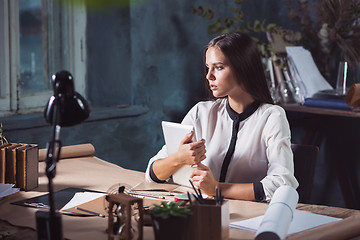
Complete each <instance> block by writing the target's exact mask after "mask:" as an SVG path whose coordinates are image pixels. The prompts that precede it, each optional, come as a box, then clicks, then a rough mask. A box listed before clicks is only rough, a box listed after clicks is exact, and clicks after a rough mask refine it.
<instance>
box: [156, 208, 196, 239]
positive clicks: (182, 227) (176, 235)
mask: <svg viewBox="0 0 360 240" xmlns="http://www.w3.org/2000/svg"><path fill="white" fill-rule="evenodd" d="M149 213H150V215H151V218H152V224H153V228H154V234H155V239H156V240H168V239H172V240H186V237H187V231H188V223H189V216H190V215H191V210H190V209H189V208H188V206H186V205H184V202H182V201H180V202H177V203H176V202H174V201H172V202H170V203H167V202H162V203H161V204H160V205H154V207H153V208H152V209H151V210H150V211H149Z"/></svg>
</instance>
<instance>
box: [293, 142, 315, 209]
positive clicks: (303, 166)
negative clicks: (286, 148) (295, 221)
mask: <svg viewBox="0 0 360 240" xmlns="http://www.w3.org/2000/svg"><path fill="white" fill-rule="evenodd" d="M291 149H292V151H293V154H294V175H295V177H296V179H297V180H298V182H299V187H298V188H297V191H298V193H299V203H310V198H311V192H312V188H313V183H314V175H315V166H316V161H317V158H318V154H319V147H317V146H313V145H303V144H294V143H293V144H291Z"/></svg>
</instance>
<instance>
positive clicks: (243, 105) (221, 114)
mask: <svg viewBox="0 0 360 240" xmlns="http://www.w3.org/2000/svg"><path fill="white" fill-rule="evenodd" d="M204 62H205V74H206V76H205V78H206V79H205V82H206V85H207V86H208V88H209V89H210V91H211V92H212V95H213V97H214V100H211V101H203V102H199V103H197V104H196V105H195V106H194V107H193V108H192V109H191V110H190V111H189V112H188V114H187V115H186V116H185V118H184V119H183V121H182V123H183V124H187V125H192V126H194V131H195V135H196V137H197V139H201V140H200V141H197V142H191V138H192V135H193V133H190V134H188V135H187V136H186V137H185V138H184V139H183V141H182V143H181V144H180V147H179V149H178V151H177V152H175V153H174V154H171V155H169V156H168V155H167V153H166V148H165V147H163V148H162V149H161V150H160V151H159V153H158V154H157V155H156V156H154V157H153V158H152V159H150V161H149V164H148V168H147V170H146V179H147V180H148V181H156V182H164V181H166V180H167V179H169V177H170V176H171V175H172V174H173V173H174V172H175V171H176V170H177V169H179V168H180V167H181V166H183V165H185V164H188V165H192V166H193V173H192V176H191V180H192V181H193V183H194V185H195V186H197V187H199V188H200V189H201V190H202V191H203V192H205V193H206V194H208V195H214V194H215V189H216V187H218V188H220V189H221V191H222V194H223V195H224V196H225V197H226V198H232V199H240V200H256V201H265V200H267V201H269V200H270V199H271V197H272V195H273V193H274V192H275V190H276V189H277V188H278V187H279V186H282V185H290V186H292V187H294V188H297V186H298V182H297V180H296V179H295V177H294V166H293V155H292V151H291V142H290V128H289V124H288V121H287V119H286V115H285V112H284V110H283V109H282V108H281V107H279V106H276V105H273V104H272V103H273V102H272V99H271V96H270V92H269V89H268V86H267V82H266V78H265V74H264V70H263V66H262V62H261V57H260V54H259V51H258V49H257V46H256V43H255V42H254V41H253V40H252V39H251V38H250V37H248V36H247V35H245V34H243V33H229V34H225V35H221V36H218V37H216V38H214V39H213V40H211V41H210V43H209V44H208V45H207V47H206V49H205V53H204ZM205 154H206V155H205Z"/></svg>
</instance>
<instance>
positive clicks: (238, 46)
mask: <svg viewBox="0 0 360 240" xmlns="http://www.w3.org/2000/svg"><path fill="white" fill-rule="evenodd" d="M214 46H216V47H218V48H219V49H220V50H221V51H222V53H223V54H224V55H225V57H226V58H227V59H228V60H229V61H230V64H231V65H232V67H233V69H234V70H235V72H236V75H237V80H238V82H239V84H240V85H241V86H243V87H244V88H245V90H246V91H247V92H248V93H249V94H250V95H251V96H252V97H253V98H254V99H255V100H256V101H259V102H261V103H271V104H272V103H273V100H272V98H271V95H270V91H269V88H268V85H267V81H266V77H265V72H264V67H263V64H262V61H261V56H260V52H259V50H258V48H257V45H256V43H255V41H254V40H253V39H251V38H250V37H249V36H247V35H246V34H244V33H239V32H233V33H227V34H224V35H220V36H218V37H216V38H214V39H212V40H211V41H210V42H209V43H208V45H207V46H206V48H205V51H204V63H205V56H206V51H207V50H208V49H209V48H210V47H214ZM204 68H205V70H204V73H205V84H206V86H207V88H208V89H209V82H208V80H207V79H206V74H207V68H206V67H205V65H204Z"/></svg>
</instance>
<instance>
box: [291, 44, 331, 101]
mask: <svg viewBox="0 0 360 240" xmlns="http://www.w3.org/2000/svg"><path fill="white" fill-rule="evenodd" d="M286 52H287V54H288V57H289V59H290V62H291V63H292V66H293V67H294V68H295V69H294V70H295V72H296V73H297V75H298V76H299V77H300V79H297V80H298V81H300V82H301V83H302V84H303V86H304V87H305V93H304V94H305V98H308V97H312V96H313V95H314V94H315V93H317V92H318V91H322V90H329V89H333V87H332V86H331V85H330V84H329V83H328V82H327V81H326V80H325V78H324V77H323V76H322V75H321V73H320V71H319V69H318V68H317V66H316V64H315V62H314V59H313V58H312V56H311V53H310V52H309V51H308V50H306V49H305V48H303V47H301V46H296V47H286Z"/></svg>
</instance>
